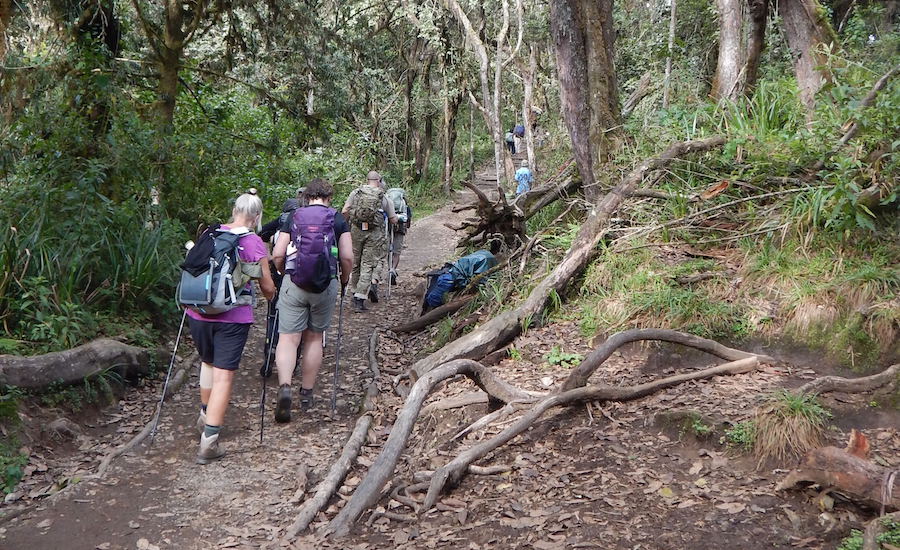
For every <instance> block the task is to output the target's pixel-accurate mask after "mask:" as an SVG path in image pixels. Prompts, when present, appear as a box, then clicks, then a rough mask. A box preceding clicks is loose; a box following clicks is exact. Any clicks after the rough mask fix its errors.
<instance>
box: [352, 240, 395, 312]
mask: <svg viewBox="0 0 900 550" xmlns="http://www.w3.org/2000/svg"><path fill="white" fill-rule="evenodd" d="M350 237H351V238H352V239H353V275H352V276H351V277H350V288H351V289H353V297H354V298H362V299H366V298H367V297H368V296H369V286H370V285H371V284H372V282H378V281H379V280H381V275H382V274H383V273H379V270H382V271H383V270H384V259H385V254H386V252H387V240H386V239H385V237H384V228H381V227H375V228H372V229H369V230H368V231H363V230H362V229H360V228H359V227H358V226H355V225H354V226H353V227H351V228H350Z"/></svg>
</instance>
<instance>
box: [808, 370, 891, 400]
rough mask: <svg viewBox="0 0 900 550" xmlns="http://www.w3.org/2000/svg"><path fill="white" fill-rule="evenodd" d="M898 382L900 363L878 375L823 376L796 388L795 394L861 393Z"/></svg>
mask: <svg viewBox="0 0 900 550" xmlns="http://www.w3.org/2000/svg"><path fill="white" fill-rule="evenodd" d="M898 382H900V363H897V364H895V365H891V366H890V367H888V368H886V369H884V370H883V371H881V372H879V373H878V374H873V375H871V376H863V377H861V378H842V377H840V376H823V377H821V378H816V379H815V380H813V381H811V382H807V383H806V384H804V385H802V386H800V387H799V388H797V390H796V391H797V393H798V394H802V393H809V394H815V395H818V394H820V393H828V392H835V391H838V392H844V393H861V392H867V391H872V390H875V389H878V388H880V387H882V386H886V385H888V384H891V383H894V384H896V383H898Z"/></svg>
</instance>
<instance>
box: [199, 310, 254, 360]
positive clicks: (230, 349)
mask: <svg viewBox="0 0 900 550" xmlns="http://www.w3.org/2000/svg"><path fill="white" fill-rule="evenodd" d="M190 322H191V336H193V337H194V344H195V345H196V346H197V353H198V354H200V360H201V361H203V362H204V363H208V364H210V365H212V366H214V367H216V368H219V369H225V370H237V368H238V365H239V364H240V362H241V355H242V354H243V353H244V344H246V343H247V336H249V335H250V325H249V324H243V323H215V322H210V321H198V320H196V319H191V321H190Z"/></svg>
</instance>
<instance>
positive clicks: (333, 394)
mask: <svg viewBox="0 0 900 550" xmlns="http://www.w3.org/2000/svg"><path fill="white" fill-rule="evenodd" d="M343 321H344V288H341V301H340V303H339V305H338V333H337V349H335V350H334V386H333V387H332V388H331V414H332V415H334V413H335V411H336V410H337V388H338V368H339V367H340V364H341V336H342V332H341V329H342V324H343Z"/></svg>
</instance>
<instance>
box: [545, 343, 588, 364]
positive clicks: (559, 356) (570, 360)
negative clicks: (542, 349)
mask: <svg viewBox="0 0 900 550" xmlns="http://www.w3.org/2000/svg"><path fill="white" fill-rule="evenodd" d="M583 360H584V356H583V355H581V354H580V353H569V352H566V351H563V350H562V348H560V347H559V346H553V347H552V348H550V352H549V353H548V354H546V355H544V361H546V362H548V363H550V364H551V365H553V366H563V367H574V366H575V365H577V364H578V363H581V362H582V361H583Z"/></svg>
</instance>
